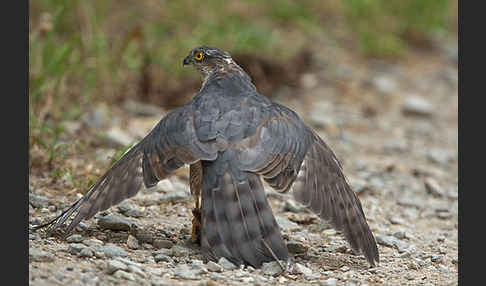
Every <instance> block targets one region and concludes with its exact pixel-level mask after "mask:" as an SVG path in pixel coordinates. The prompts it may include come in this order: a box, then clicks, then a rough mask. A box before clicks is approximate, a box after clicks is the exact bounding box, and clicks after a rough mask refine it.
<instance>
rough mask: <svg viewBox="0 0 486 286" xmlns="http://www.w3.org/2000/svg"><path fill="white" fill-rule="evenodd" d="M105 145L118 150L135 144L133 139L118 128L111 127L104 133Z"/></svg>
mask: <svg viewBox="0 0 486 286" xmlns="http://www.w3.org/2000/svg"><path fill="white" fill-rule="evenodd" d="M103 139H104V141H105V143H106V144H107V145H108V146H110V147H113V148H120V147H125V146H129V145H132V144H133V143H135V141H136V140H135V138H133V137H132V136H130V134H128V133H127V132H126V131H124V130H122V129H121V128H120V127H118V126H113V127H111V128H110V129H108V130H107V131H106V132H105V133H104V137H103Z"/></svg>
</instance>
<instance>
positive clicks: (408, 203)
mask: <svg viewBox="0 0 486 286" xmlns="http://www.w3.org/2000/svg"><path fill="white" fill-rule="evenodd" d="M397 204H398V205H400V206H403V207H415V208H417V209H420V208H421V205H422V204H421V203H420V202H419V201H418V200H415V199H406V198H402V199H399V200H398V201H397Z"/></svg>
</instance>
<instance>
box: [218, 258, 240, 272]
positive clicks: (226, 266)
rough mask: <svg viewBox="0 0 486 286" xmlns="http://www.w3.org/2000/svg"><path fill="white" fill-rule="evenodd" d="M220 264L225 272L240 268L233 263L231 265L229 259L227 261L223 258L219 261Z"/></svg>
mask: <svg viewBox="0 0 486 286" xmlns="http://www.w3.org/2000/svg"><path fill="white" fill-rule="evenodd" d="M218 264H219V266H221V267H223V268H224V269H225V270H233V269H237V268H238V267H237V266H236V265H234V264H233V263H231V262H230V261H228V259H226V258H224V257H221V258H220V259H219V260H218Z"/></svg>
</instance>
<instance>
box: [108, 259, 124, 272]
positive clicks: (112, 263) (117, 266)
mask: <svg viewBox="0 0 486 286" xmlns="http://www.w3.org/2000/svg"><path fill="white" fill-rule="evenodd" d="M117 270H128V267H127V265H126V264H125V263H123V262H121V261H119V260H116V259H110V260H108V261H107V262H106V267H105V272H106V273H107V274H113V273H115V272H116V271H117Z"/></svg>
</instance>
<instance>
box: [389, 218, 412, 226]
mask: <svg viewBox="0 0 486 286" xmlns="http://www.w3.org/2000/svg"><path fill="white" fill-rule="evenodd" d="M389 221H390V222H391V223H392V224H399V225H404V226H408V223H407V222H406V221H405V220H404V219H402V218H399V217H391V218H390V219H389Z"/></svg>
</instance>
